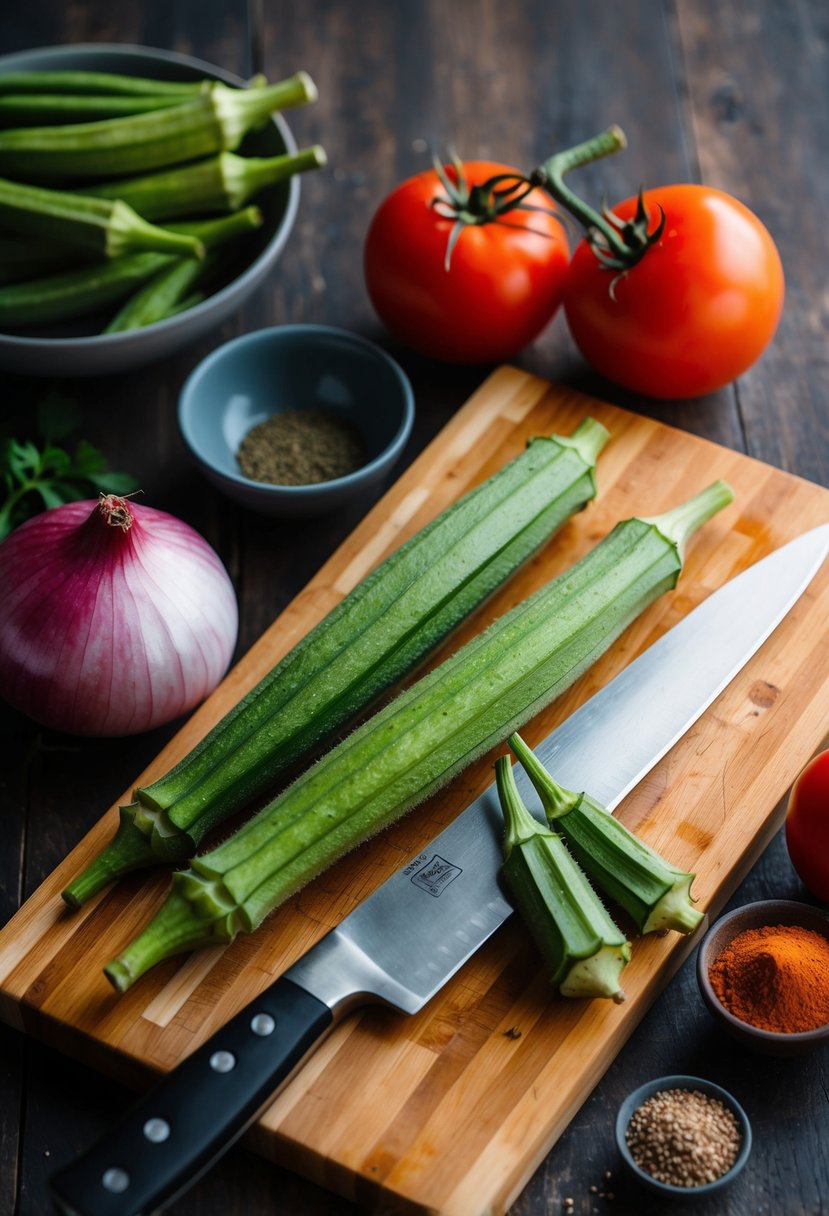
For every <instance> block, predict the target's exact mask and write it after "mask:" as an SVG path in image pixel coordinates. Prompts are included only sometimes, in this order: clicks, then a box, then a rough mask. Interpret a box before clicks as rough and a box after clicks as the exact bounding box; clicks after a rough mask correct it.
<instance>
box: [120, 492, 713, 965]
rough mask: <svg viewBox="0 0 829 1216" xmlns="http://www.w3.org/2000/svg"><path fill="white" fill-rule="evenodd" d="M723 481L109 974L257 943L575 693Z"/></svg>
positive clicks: (377, 744)
mask: <svg viewBox="0 0 829 1216" xmlns="http://www.w3.org/2000/svg"><path fill="white" fill-rule="evenodd" d="M731 498H732V493H731V491H730V489H729V488H728V486H726V485H725V484H724V483H723V482H717V483H714V484H713V485H712V486H709V487H708V489H707V490H704V491H702V493H700V494H698V495H696V496H695V497H694V498H693V499H691V500H690V501H689V502H688V503H685V504H683V505H682V506H681V507H678V508H676V509H675V510H674V511H669V512H667V513H666V514H665V515H663V516H660V517H657V518H654V519H631V520H627V521H625V522H624V523H622V524H619V525H617V526H616V528H614V529H613V531H612V532H611V533H610V534H609V536H607V537H606V538H605V539H604V540H603V541H602V542H601V543H600V544H599V545H597V546H596V547H595V548H594V549H593V550H591V552H589V553H588V554H587V555H586V556H585V557H583V558H582V559H581V561H579V562H578V563H577V564H576V565H575V566H573V567H572V568H571V569H570V570H568V571H567V572H566V573H565V574H563V575H561V576H559V578H556V579H554V580H553V581H552V582H551V583H548V584H547V585H546V586H545V587H543V588H542V589H541V590H540V591H538V592H536V594H535V595H533V596H531V597H530V598H529V599H527V600H525V601H524V602H523V603H521V604H519V605H518V606H517V607H515V608H514V609H513V610H512V611H511V612H508V613H507V614H506V615H505V616H503V617H501V618H500V619H499V620H497V621H496V622H495V623H494V624H493V625H492V626H490V628H489V629H487V630H486V631H485V632H484V633H482V634H480V635H479V636H478V637H477V638H475V639H474V640H473V641H471V642H469V643H468V644H467V645H466V646H464V647H463V648H462V649H461V650H459V651H458V652H457V653H456V654H454V655H453V656H452V657H451V658H449V659H447V660H446V661H445V662H444V663H442V664H441V665H440V666H439V667H437V668H436V669H435V670H434V671H433V672H431V673H430V674H429V675H427V676H425V677H424V678H423V679H421V680H419V681H418V682H417V683H416V684H414V685H413V686H412V687H410V688H408V689H407V690H406V691H405V692H403V693H401V694H400V695H399V696H398V697H397V698H396V699H395V700H394V701H392V702H391V703H390V704H389V705H387V706H385V707H384V708H383V709H381V710H380V711H379V712H378V713H376V714H374V716H373V717H371V718H370V719H369V720H368V721H367V722H365V723H364V724H363V725H362V726H361V727H359V728H358V729H357V730H356V731H355V732H354V733H353V734H352V735H350V736H348V737H347V738H346V739H344V740H343V741H342V742H341V743H339V744H338V745H337V746H336V747H334V748H333V749H332V750H331V751H329V752H328V753H327V754H326V755H324V756H323V757H322V759H321V760H319V761H318V762H317V764H316V765H315V766H314V767H312V768H311V769H309V770H308V771H307V772H305V773H303V774H302V775H301V776H300V777H299V778H298V779H297V781H296V782H295V783H294V784H293V785H292V786H290V787H289V788H288V789H287V790H286V791H285V792H284V793H283V794H281V795H280V796H279V797H278V798H276V799H275V800H274V801H272V802H270V803H268V805H266V806H265V807H263V809H262V810H261V811H260V812H259V813H258V814H257V815H255V816H254V818H253V819H252V820H251V821H250V822H249V823H248V824H246V825H245V826H244V827H242V828H241V829H240V830H239V831H237V832H235V833H234V834H233V835H232V836H230V837H229V838H228V839H227V840H225V841H224V842H222V843H221V844H219V845H218V846H217V847H216V848H214V849H212V850H210V851H209V852H207V853H204V854H202V855H200V856H197V857H195V858H194V859H193V861H192V863H191V866H190V868H189V869H188V870H184V871H181V872H179V873H177V874H176V875H174V877H173V886H172V890H171V893H170V896H169V897H168V900H167V902H166V903H165V904H164V905H163V906H162V908H161V909H160V910H159V912H158V913H157V914H156V916H155V917H154V919H153V920H152V921H151V922H150V924H149V925H148V926H147V928H146V929H145V930H144V932H143V933H142V934H141V935H140V936H139V937H138V938H137V939H136V940H135V941H134V942H132V943H131V944H130V945H129V946H128V947H127V948H126V949H125V950H124V951H123V952H122V954H121V955H119V957H118V958H117V959H116V960H114V961H113V962H112V963H111V964H110V965H109V966H108V967H107V969H106V970H107V975H108V976H109V977H110V979H111V980H112V982H113V983H114V984H115V985H116V987H118V988H120V989H125V988H127V987H128V986H129V985H130V984H131V983H132V982H133V981H134V980H135V979H136V978H137V977H138V976H139V975H141V974H142V973H143V972H144V971H146V970H147V969H148V968H149V967H151V966H153V965H154V964H155V963H156V962H159V961H160V960H161V959H162V958H166V957H167V956H168V955H170V954H173V953H175V952H176V951H178V950H184V949H191V948H192V947H193V946H194V945H198V944H204V945H207V944H209V943H215V942H218V941H231V940H232V939H233V937H234V936H235V935H236V933H237V932H239V930H240V929H241V930H245V931H248V932H249V931H251V930H252V929H254V928H256V927H257V926H258V925H259V924H261V923H262V921H263V920H264V918H265V917H266V916H267V915H268V913H269V912H271V911H272V910H273V909H274V908H275V907H277V906H278V905H279V904H280V903H281V902H282V901H283V900H285V899H286V898H288V896H290V895H291V894H293V893H294V892H295V891H297V890H298V889H299V888H300V887H301V886H303V885H304V884H305V883H307V882H308V881H309V880H310V879H312V878H313V877H315V876H316V875H317V874H319V873H320V872H321V871H322V870H323V869H325V868H326V867H327V866H329V865H331V864H332V863H333V862H334V861H336V860H337V859H338V858H339V857H340V856H342V854H343V853H344V852H346V851H347V850H349V849H352V848H354V847H355V846H356V845H358V844H359V843H361V842H362V841H364V840H365V839H366V838H367V837H369V836H371V835H373V834H374V833H376V832H378V831H380V829H382V828H383V827H385V826H386V825H387V824H389V823H391V822H392V821H393V820H395V819H397V818H399V817H400V816H401V815H403V814H405V813H406V812H407V811H409V810H411V808H412V807H414V806H416V805H417V804H418V803H419V802H422V801H423V800H424V799H426V798H428V797H429V795H430V794H433V793H434V792H435V791H436V790H438V789H440V788H441V787H442V786H443V785H445V784H446V783H447V782H448V781H449V780H451V778H452V777H454V776H455V775H456V774H457V773H458V772H460V771H461V770H462V769H463V768H465V767H466V766H467V765H469V764H470V763H472V761H474V760H475V759H477V758H478V757H479V756H481V755H482V754H483V753H484V752H486V751H487V750H488V749H489V748H491V747H493V746H495V745H496V744H498V743H499V742H501V741H502V740H504V739H505V738H507V737H508V736H509V735H511V734H513V733H514V732H515V731H516V730H518V729H519V728H520V726H521V725H522V724H523V723H524V722H526V721H528V720H529V719H530V718H531V717H533V716H534V715H535V714H536V713H537V712H538V711H539V710H541V709H542V708H544V706H545V705H547V704H549V703H550V702H551V701H553V700H554V699H555V698H556V697H557V696H558V695H559V694H560V693H561V692H563V691H564V690H565V689H566V688H568V687H569V686H570V685H571V684H572V683H573V681H574V680H575V679H577V677H578V676H579V675H581V673H582V672H583V671H585V670H586V669H587V668H588V667H589V666H590V665H591V664H592V663H593V662H595V660H596V659H597V658H598V657H599V655H601V654H602V653H603V652H604V651H605V650H606V649H607V648H608V646H610V645H611V643H612V642H613V641H614V640H615V639H616V638H617V637H618V636H619V635H620V634H621V633H622V632H623V630H624V629H625V628H626V627H627V626H628V625H629V624H630V623H631V622H632V621H633V620H634V619H635V618H636V617H637V616H638V615H639V613H641V612H642V611H643V610H644V608H646V607H647V606H648V605H649V604H650V603H652V602H653V601H654V600H655V599H656V598H657V597H658V596H659V595H661V594H662V593H663V592H665V591H667V590H669V589H670V588H672V587H673V586H674V585H675V584H676V581H677V579H678V577H679V573H680V570H681V568H682V554H683V550H684V544H685V541H686V539H687V537H688V536H689V535H690V534H691V533H692V532H693V531H694V530H695V529H696V528H697V527H698V526H699V525H700V524H701V523H703V522H704V521H705V520H706V519H708V518H710V516H711V515H712V514H714V513H715V512H716V511H718V510H720V509H721V508H722V507H723V506H725V505H726V504H727V503H729V502H730V501H731Z"/></svg>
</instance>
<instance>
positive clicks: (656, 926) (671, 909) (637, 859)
mask: <svg viewBox="0 0 829 1216" xmlns="http://www.w3.org/2000/svg"><path fill="white" fill-rule="evenodd" d="M509 745H510V747H511V748H512V750H513V752H514V753H515V755H516V756H517V758H518V759H519V760H520V761H521V763H522V765H523V766H524V769H525V770H526V773H527V776H528V777H529V779H530V781H531V782H532V784H533V786H534V787H535V790H536V792H537V793H538V796H539V798H540V799H541V804H542V806H543V807H544V811H545V813H546V815H547V819H548V821H549V823H550V826H551V827H552V828H553V829H554V830H555V831H557V832H561V834H562V836H563V837H564V839H565V840H566V842H567V845H568V848H569V849H570V852H571V853H572V854H573V856H574V857H575V858H576V859H577V861H578V862H579V864H580V865H581V866H582V868H583V869H584V870H585V871H586V872H587V874H588V875H589V876H590V878H591V879H592V881H593V882H594V883H595V884H596V886H597V887H598V888H599V889H600V890H601V891H603V892H604V894H605V895H607V896H608V897H609V898H610V899H613V900H615V901H616V903H617V904H619V906H620V907H622V908H624V909H625V911H626V912H627V913H628V914H629V916H630V917H631V918H632V920H633V921H634V923H635V925H636V927H637V929H638V930H639V932H640V933H651V932H653V931H655V930H657V931H658V930H665V929H676V930H677V932H679V933H692V932H693V930H694V929H696V928H697V926H698V925H699V923H700V921H701V920H702V918H703V914H702V912H700V911H699V909H698V908H695V907H694V901H693V900H692V899H691V897H690V890H691V883H692V882H693V880H694V875H693V874H689V873H686V871H684V870H678V869H676V867H675V866H672V865H671V863H670V862H668V861H666V860H665V858H664V857H662V856H661V855H660V854H659V853H657V852H656V851H655V850H654V849H652V848H650V847H649V846H648V845H646V844H645V842H644V841H643V840H640V839H639V838H638V836H635V835H634V834H633V832H629V831H628V829H627V828H626V827H625V826H624V824H622V823H620V822H619V820H618V819H615V818H614V817H613V816H612V815H611V814H610V812H609V811H608V810H606V808H605V807H603V806H602V805H601V804H600V803H598V802H596V800H595V799H594V798H591V797H590V795H589V794H584V793H574V792H573V791H572V790H567V789H565V788H564V787H563V786H561V785H559V784H558V782H556V781H554V780H553V778H552V777H551V776H550V774H549V773H548V772H547V770H546V769H545V768H544V766H543V765H542V764H541V762H540V761H539V759H538V757H537V756H536V755H535V753H534V752H533V751H532V750H531V749H530V748H529V747H527V744H526V743H525V742H524V740H523V739H522V738H521V736H520V735H517V734H516V735H513V736H512V737H511V738H510V740H509Z"/></svg>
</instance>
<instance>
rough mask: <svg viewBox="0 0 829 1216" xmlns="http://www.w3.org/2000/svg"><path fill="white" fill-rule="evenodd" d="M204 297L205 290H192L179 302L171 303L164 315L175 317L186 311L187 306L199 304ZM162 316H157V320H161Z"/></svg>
mask: <svg viewBox="0 0 829 1216" xmlns="http://www.w3.org/2000/svg"><path fill="white" fill-rule="evenodd" d="M206 299H207V294H206V292H203V291H194V292H192V294H191V295H189V296H187V297H186V298H185V299H183V300H181V301H180V302H179V303H177V304H171V305H170V307H169V308H168V309H167V311H166V313H165V314H164V317H177V316H178V314H179V313H180V312H187V310H188V308H195V307H196V305H197V304H201V303H202V302H203V301H204V300H206ZM164 317H159V318H158V320H159V321H163V320H164Z"/></svg>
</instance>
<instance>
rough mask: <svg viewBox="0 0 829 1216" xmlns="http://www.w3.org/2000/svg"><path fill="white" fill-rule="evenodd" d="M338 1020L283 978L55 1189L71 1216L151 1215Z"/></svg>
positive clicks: (238, 1130) (226, 1142)
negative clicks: (334, 1021) (335, 1020)
mask: <svg viewBox="0 0 829 1216" xmlns="http://www.w3.org/2000/svg"><path fill="white" fill-rule="evenodd" d="M332 1020H333V1016H332V1013H331V1010H330V1009H329V1008H328V1006H327V1005H324V1004H323V1003H322V1002H321V1001H318V1000H317V998H316V997H314V996H311V995H310V994H309V993H307V992H305V990H304V989H302V988H300V987H299V985H298V984H295V983H293V982H292V981H291V980H289V979H285V978H284V977H283V978H281V979H279V980H277V982H276V983H275V984H273V985H272V986H271V987H270V988H269V989H267V990H266V991H265V992H264V993H263V994H262V995H261V996H260V997H258V998H257V999H256V1000H255V1001H252V1002H251V1004H249V1005H248V1006H246V1008H245V1009H243V1010H242V1011H241V1013H238V1014H237V1015H236V1017H234V1018H233V1019H232V1021H230V1022H228V1023H227V1025H226V1026H223V1027H222V1029H221V1030H220V1031H218V1033H217V1034H215V1035H214V1036H213V1037H212V1038H211V1039H209V1040H208V1041H207V1042H206V1043H204V1044H203V1045H202V1046H201V1047H200V1048H199V1049H198V1050H197V1051H195V1052H193V1054H192V1055H190V1056H188V1057H187V1059H185V1060H184V1061H183V1063H181V1064H179V1065H178V1067H177V1068H175V1069H174V1070H173V1071H172V1072H171V1073H169V1074H168V1076H167V1077H166V1078H165V1080H164V1081H162V1082H161V1084H160V1085H158V1086H157V1087H156V1088H155V1089H153V1090H152V1091H151V1092H150V1093H148V1094H147V1095H146V1096H145V1097H143V1098H141V1099H140V1101H139V1102H138V1103H136V1105H135V1106H134V1107H133V1108H132V1110H130V1111H129V1113H128V1114H127V1116H126V1118H125V1119H124V1120H123V1122H122V1123H120V1124H119V1125H118V1126H117V1127H115V1128H114V1129H113V1130H112V1131H111V1132H109V1133H107V1134H106V1135H105V1136H104V1137H103V1139H101V1140H100V1141H99V1142H98V1143H97V1144H96V1145H95V1146H94V1147H93V1148H92V1149H90V1151H89V1152H88V1153H86V1154H85V1155H84V1156H83V1157H80V1158H79V1159H78V1160H77V1161H75V1162H73V1163H72V1164H71V1165H69V1166H67V1167H66V1169H64V1170H62V1171H61V1172H59V1173H57V1174H56V1175H55V1177H54V1178H53V1179H52V1189H53V1192H54V1195H55V1199H56V1202H57V1204H58V1207H59V1209H60V1210H61V1211H63V1212H64V1213H67V1214H69V1216H149V1213H151V1212H154V1211H156V1210H157V1209H158V1208H159V1207H162V1206H164V1205H165V1204H167V1203H169V1202H170V1201H171V1200H172V1199H173V1198H174V1197H175V1196H176V1195H177V1194H178V1193H179V1192H180V1191H181V1190H182V1189H183V1188H184V1187H185V1186H187V1185H189V1184H190V1183H191V1182H192V1181H193V1179H194V1178H195V1177H197V1176H198V1175H199V1174H201V1173H202V1172H203V1171H204V1170H205V1169H207V1168H208V1167H209V1166H210V1165H211V1164H212V1163H213V1162H214V1161H215V1160H216V1159H217V1158H218V1157H219V1156H221V1154H222V1153H223V1152H225V1150H226V1149H227V1148H229V1147H230V1145H231V1144H232V1143H233V1142H234V1141H235V1140H236V1139H237V1138H238V1137H239V1136H240V1135H241V1134H242V1132H243V1131H244V1130H245V1128H246V1127H248V1126H249V1125H250V1123H251V1122H252V1121H253V1120H254V1119H255V1118H256V1116H257V1114H258V1113H259V1111H260V1110H261V1109H262V1108H263V1107H264V1106H265V1105H266V1104H267V1102H268V1101H269V1100H270V1099H271V1098H272V1096H273V1093H274V1091H275V1090H276V1088H277V1087H278V1086H279V1085H280V1084H281V1082H283V1081H284V1080H285V1079H286V1078H287V1077H288V1076H289V1075H290V1073H291V1072H292V1071H293V1069H294V1068H295V1067H296V1065H297V1064H298V1063H299V1062H300V1061H301V1060H302V1059H303V1058H304V1056H305V1055H306V1054H307V1052H308V1050H309V1049H310V1048H311V1047H312V1046H313V1045H314V1043H316V1041H317V1039H319V1038H320V1036H321V1035H323V1034H324V1033H325V1031H326V1030H327V1029H328V1028H329V1026H330V1025H331V1023H332Z"/></svg>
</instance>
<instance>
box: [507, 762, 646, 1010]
mask: <svg viewBox="0 0 829 1216" xmlns="http://www.w3.org/2000/svg"><path fill="white" fill-rule="evenodd" d="M495 775H496V783H497V787H498V798H499V800H500V803H501V810H502V811H503V814H504V824H505V831H504V864H503V867H502V869H503V874H504V878H505V879H506V881H507V886H508V887H509V890H510V892H511V894H512V896H513V899H514V901H515V907H516V910H517V912H518V914H519V915H520V917H521V919H522V920H523V922H524V924H525V925H526V926H527V928H528V929H529V931H530V935H531V937H532V939H533V941H534V942H535V944H536V946H537V948H538V951H539V953H540V955H541V957H542V959H543V960H544V965H545V967H546V969H547V972H548V975H549V979H550V983H552V984H554V985H555V987H557V988H558V989H559V991H560V992H561V994H562V996H575V997H610V998H612V1000H614V1001H616V1002H617V1003H621V1002H622V1001H623V1000H624V999H625V994H624V992H623V991H622V989H621V987H620V984H619V977H620V975H621V973H622V969H623V968H624V967H625V966H626V965H627V963H628V962H629V961H630V942H628V941H627V939H626V938H625V935H624V933H622V932H621V930H620V929H619V927H618V926H617V925H616V924H614V922H613V920H612V919H611V918H610V916H609V914H608V912H607V909H606V908H605V906H604V904H603V903H602V902H601V900H600V899H599V897H598V895H597V894H596V892H595V891H594V890H593V888H592V887H591V886H590V883H589V882H588V881H587V878H586V877H585V875H584V872H583V871H582V870H581V869H580V868H579V866H578V864H577V863H576V862H575V861H574V860H573V858H572V857H571V856H570V854H569V853H568V851H567V848H566V846H565V844H564V842H563V840H562V839H561V837H560V836H558V835H557V834H556V833H554V832H552V831H550V829H549V828H546V827H542V825H541V824H540V823H539V822H538V820H536V819H534V818H533V816H532V815H531V814H530V812H529V811H528V810H527V808H526V806H525V805H524V803H523V801H522V799H521V795H520V794H519V792H518V787H517V786H516V784H515V777H514V775H513V772H512V765H511V764H510V762H509V759H508V758H507V757H506V756H501V757H500V758H499V759H498V760H497V762H496V764H495Z"/></svg>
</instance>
